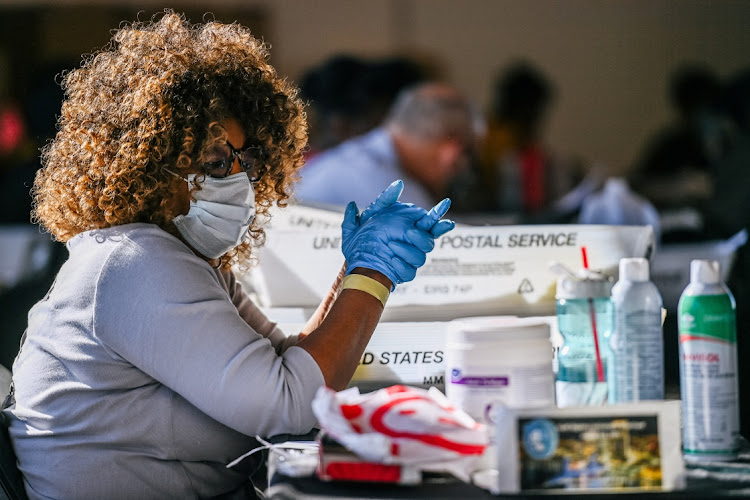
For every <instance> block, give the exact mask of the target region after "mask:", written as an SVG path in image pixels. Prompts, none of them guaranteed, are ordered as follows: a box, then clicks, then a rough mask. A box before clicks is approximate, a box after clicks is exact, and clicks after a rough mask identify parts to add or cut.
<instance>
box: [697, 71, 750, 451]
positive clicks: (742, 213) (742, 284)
mask: <svg viewBox="0 0 750 500" xmlns="http://www.w3.org/2000/svg"><path fill="white" fill-rule="evenodd" d="M721 102H722V109H724V111H725V116H726V117H727V118H728V120H729V125H730V129H729V130H730V132H731V133H730V138H731V141H730V144H729V146H728V148H727V150H726V153H725V154H724V155H723V157H722V158H721V159H719V160H718V161H717V162H716V164H715V183H714V189H713V192H712V194H711V199H710V202H709V204H708V209H707V211H706V212H707V216H706V223H705V226H706V232H705V234H706V237H708V238H712V239H726V238H729V237H730V236H732V235H733V234H736V233H737V232H738V231H741V230H743V229H744V230H745V231H748V232H750V67H745V68H743V69H741V70H739V71H737V72H736V73H734V74H733V75H731V76H730V77H729V78H728V79H727V82H726V85H725V87H724V90H723V92H722V99H721ZM727 285H728V286H729V289H730V290H731V291H732V294H734V297H735V300H736V301H737V356H738V360H739V361H740V363H739V365H738V369H739V372H738V375H739V376H738V379H739V388H740V398H739V401H740V432H741V434H742V435H743V436H745V437H748V436H750V364H748V363H744V362H743V360H747V359H750V337H749V336H748V335H747V333H746V332H748V331H750V246H748V244H747V243H745V244H744V245H743V246H741V247H740V248H739V249H738V251H737V254H736V255H735V257H734V259H733V262H732V268H731V271H730V274H729V279H728V280H727Z"/></svg>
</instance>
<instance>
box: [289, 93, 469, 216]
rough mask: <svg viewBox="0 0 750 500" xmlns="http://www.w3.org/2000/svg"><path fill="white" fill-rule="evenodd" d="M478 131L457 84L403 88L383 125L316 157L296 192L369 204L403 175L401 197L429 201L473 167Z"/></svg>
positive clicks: (305, 197) (318, 199)
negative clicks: (455, 85) (454, 85)
mask: <svg viewBox="0 0 750 500" xmlns="http://www.w3.org/2000/svg"><path fill="white" fill-rule="evenodd" d="M481 131H482V126H481V122H480V121H478V120H477V114H476V113H475V112H474V110H473V109H472V106H471V104H470V103H469V101H468V100H467V99H466V98H465V97H464V96H463V95H462V94H461V92H459V91H458V90H457V89H456V88H455V87H453V86H451V85H448V84H446V83H438V82H427V83H421V84H418V85H416V86H414V87H410V88H409V89H406V90H404V91H402V92H401V94H400V95H399V97H398V98H397V99H396V102H395V103H394V105H393V107H392V109H391V111H390V113H389V115H388V117H387V118H386V120H385V122H384V124H383V125H382V126H381V127H378V128H376V129H374V130H373V131H371V132H369V133H367V134H365V135H362V136H358V137H355V138H352V139H349V140H348V141H345V142H343V143H341V144H339V145H338V146H336V147H334V148H331V149H329V150H326V151H324V152H322V153H319V154H318V155H316V156H314V157H313V158H311V159H310V160H309V161H308V162H307V163H306V164H305V166H304V167H303V168H302V170H301V172H300V173H301V177H302V178H301V180H300V182H299V183H298V184H297V186H296V188H295V194H294V197H295V199H296V200H297V201H298V202H300V203H303V204H318V205H320V204H323V205H338V206H343V205H345V204H346V203H348V202H349V201H350V200H354V201H355V202H357V203H358V204H362V203H369V200H372V199H373V198H374V197H375V196H377V195H378V193H380V192H381V191H382V190H383V189H384V188H385V187H386V186H388V185H389V184H390V183H391V182H393V181H394V180H396V179H403V181H404V193H403V196H402V198H401V199H402V201H405V202H409V203H414V204H417V205H420V206H431V205H433V204H434V203H436V202H437V201H439V200H440V199H442V198H444V197H445V196H448V195H449V193H450V190H451V188H452V187H453V185H454V183H455V182H456V180H457V179H458V178H459V176H461V175H462V174H464V173H466V171H467V169H468V168H469V167H470V166H471V162H472V160H473V158H474V157H475V155H476V148H477V144H478V140H479V137H481Z"/></svg>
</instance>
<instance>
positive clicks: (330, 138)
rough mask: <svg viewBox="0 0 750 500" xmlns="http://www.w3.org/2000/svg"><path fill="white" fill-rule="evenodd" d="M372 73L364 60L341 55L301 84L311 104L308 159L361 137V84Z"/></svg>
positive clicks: (311, 73)
mask: <svg viewBox="0 0 750 500" xmlns="http://www.w3.org/2000/svg"><path fill="white" fill-rule="evenodd" d="M368 70H369V63H368V62H367V61H365V60H364V59H362V58H359V57H356V56H352V55H348V54H338V55H335V56H332V57H330V58H328V59H326V60H325V61H323V62H322V63H321V64H320V65H318V66H315V67H313V68H311V69H310V70H308V71H307V72H306V73H305V74H304V75H303V77H302V79H301V82H300V97H301V98H302V99H303V100H304V101H306V102H308V107H307V115H308V121H309V127H310V132H309V135H310V139H309V141H308V150H307V151H306V153H305V157H306V158H307V159H309V158H312V157H313V156H315V155H316V154H318V153H320V152H321V151H324V150H326V149H328V148H330V147H333V146H336V145H337V144H339V143H341V142H342V141H345V140H346V139H349V138H350V137H353V136H355V135H357V133H358V132H357V126H356V123H355V121H356V119H357V117H358V115H359V113H360V112H361V111H360V99H359V96H358V95H357V86H358V82H360V81H361V79H362V78H363V77H364V75H365V74H366V73H367V71H368Z"/></svg>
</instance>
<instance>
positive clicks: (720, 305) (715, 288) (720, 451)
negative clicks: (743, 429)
mask: <svg viewBox="0 0 750 500" xmlns="http://www.w3.org/2000/svg"><path fill="white" fill-rule="evenodd" d="M735 308H736V305H735V301H734V297H733V296H732V293H731V292H730V291H729V288H727V286H726V285H725V284H724V283H723V282H722V281H721V272H720V269H719V263H718V262H717V261H715V260H714V261H711V260H693V261H692V262H691V263H690V284H689V285H688V286H687V287H686V288H685V290H684V292H683V293H682V296H681V297H680V303H679V306H678V328H679V335H680V391H681V396H682V421H683V426H682V427H683V440H682V441H683V447H684V453H685V460H688V461H702V460H732V459H734V458H736V457H737V452H738V451H739V443H740V420H739V417H740V416H739V390H738V381H737V329H736V318H735Z"/></svg>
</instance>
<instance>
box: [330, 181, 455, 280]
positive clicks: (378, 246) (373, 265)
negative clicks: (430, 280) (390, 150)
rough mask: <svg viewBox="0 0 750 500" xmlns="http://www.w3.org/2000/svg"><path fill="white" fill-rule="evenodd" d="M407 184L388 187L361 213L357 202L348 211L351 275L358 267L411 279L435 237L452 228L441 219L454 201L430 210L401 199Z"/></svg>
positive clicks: (345, 246)
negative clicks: (399, 198)
mask: <svg viewBox="0 0 750 500" xmlns="http://www.w3.org/2000/svg"><path fill="white" fill-rule="evenodd" d="M402 190H403V183H402V182H401V181H396V182H394V183H393V184H391V185H390V186H389V187H388V188H386V190H385V191H383V193H381V195H380V196H378V198H377V199H376V200H375V201H374V202H373V203H371V204H370V206H369V207H368V208H367V209H365V210H364V211H363V212H362V214H361V215H359V214H358V213H357V212H358V210H357V205H356V203H354V202H352V203H350V204H349V205H348V206H347V208H346V213H345V214H344V222H343V223H342V225H341V229H342V251H343V253H344V256H345V257H346V260H347V270H346V272H347V274H348V273H350V272H351V271H352V270H353V269H354V268H356V267H365V268H368V269H375V270H377V271H380V272H381V273H383V274H384V275H385V276H387V277H388V279H390V280H391V282H392V283H393V288H395V285H396V284H398V283H404V282H406V281H411V280H412V279H414V276H415V275H416V272H417V268H419V267H420V266H422V265H423V264H424V262H425V259H426V254H427V252H429V251H431V250H432V249H433V248H434V246H435V242H434V239H435V238H437V237H439V236H441V235H442V234H445V233H446V232H448V231H450V230H451V229H452V228H453V226H454V225H455V224H454V223H453V222H452V221H441V220H440V217H442V216H443V215H444V214H445V212H446V211H447V210H448V208H449V207H450V200H448V199H446V200H443V201H442V202H440V203H438V204H437V205H436V206H435V207H433V208H432V210H430V212H427V211H425V210H424V209H423V208H421V207H418V206H416V205H412V204H409V203H400V202H398V201H397V200H398V197H399V196H400V194H401V191H402Z"/></svg>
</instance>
